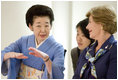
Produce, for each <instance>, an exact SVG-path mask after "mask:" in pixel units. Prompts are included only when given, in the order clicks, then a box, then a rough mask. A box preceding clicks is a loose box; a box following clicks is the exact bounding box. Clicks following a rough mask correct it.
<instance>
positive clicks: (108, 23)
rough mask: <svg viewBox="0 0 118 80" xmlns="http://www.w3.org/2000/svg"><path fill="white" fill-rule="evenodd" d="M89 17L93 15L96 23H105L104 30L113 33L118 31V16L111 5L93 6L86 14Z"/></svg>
mask: <svg viewBox="0 0 118 80" xmlns="http://www.w3.org/2000/svg"><path fill="white" fill-rule="evenodd" d="M86 16H87V17H90V16H92V18H93V20H94V21H95V22H96V23H101V24H102V25H103V30H105V31H107V32H109V33H110V34H113V33H115V32H116V31H117V19H116V18H117V17H116V14H115V12H114V10H113V7H111V6H98V7H94V8H92V9H91V10H90V11H88V13H87V14H86Z"/></svg>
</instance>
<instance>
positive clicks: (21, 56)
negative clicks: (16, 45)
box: [4, 52, 28, 61]
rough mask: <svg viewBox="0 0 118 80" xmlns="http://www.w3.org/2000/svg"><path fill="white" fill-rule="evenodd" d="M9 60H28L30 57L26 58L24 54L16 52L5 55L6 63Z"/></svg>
mask: <svg viewBox="0 0 118 80" xmlns="http://www.w3.org/2000/svg"><path fill="white" fill-rule="evenodd" d="M9 58H16V59H27V58H28V57H27V56H25V55H24V54H22V53H16V52H8V53H6V54H5V55H4V61H6V60H7V59H9Z"/></svg>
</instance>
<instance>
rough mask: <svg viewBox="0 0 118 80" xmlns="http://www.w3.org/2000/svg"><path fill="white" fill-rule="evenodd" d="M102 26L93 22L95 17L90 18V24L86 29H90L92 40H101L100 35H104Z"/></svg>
mask: <svg viewBox="0 0 118 80" xmlns="http://www.w3.org/2000/svg"><path fill="white" fill-rule="evenodd" d="M101 28H102V25H101V24H100V23H96V22H95V21H94V20H93V17H92V16H90V17H89V24H88V25H87V27H86V29H88V31H89V34H90V38H92V39H96V40H97V38H99V35H100V34H101V33H102V30H103V29H101Z"/></svg>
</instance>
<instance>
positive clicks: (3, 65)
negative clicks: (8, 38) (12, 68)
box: [1, 38, 21, 76]
mask: <svg viewBox="0 0 118 80" xmlns="http://www.w3.org/2000/svg"><path fill="white" fill-rule="evenodd" d="M20 42H21V38H20V39H19V40H17V41H16V42H14V43H12V44H10V45H9V46H8V47H6V48H5V49H4V50H2V51H1V72H2V74H3V75H4V76H6V75H7V74H8V65H7V64H8V61H7V60H6V61H3V59H4V55H5V54H6V53H8V52H20ZM10 61H11V60H10V59H9V62H10Z"/></svg>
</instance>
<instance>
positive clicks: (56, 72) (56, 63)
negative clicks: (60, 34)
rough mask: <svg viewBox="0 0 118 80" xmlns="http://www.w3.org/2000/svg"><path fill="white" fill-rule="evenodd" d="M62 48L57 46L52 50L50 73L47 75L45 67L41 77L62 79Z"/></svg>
mask: <svg viewBox="0 0 118 80" xmlns="http://www.w3.org/2000/svg"><path fill="white" fill-rule="evenodd" d="M64 69H65V68H64V48H63V47H62V46H59V47H58V48H56V49H55V50H54V58H53V60H52V73H51V75H48V72H47V69H46V68H45V71H44V75H43V77H42V78H45V79H48V77H49V76H50V78H52V79H63V78H64V74H63V71H64Z"/></svg>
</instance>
